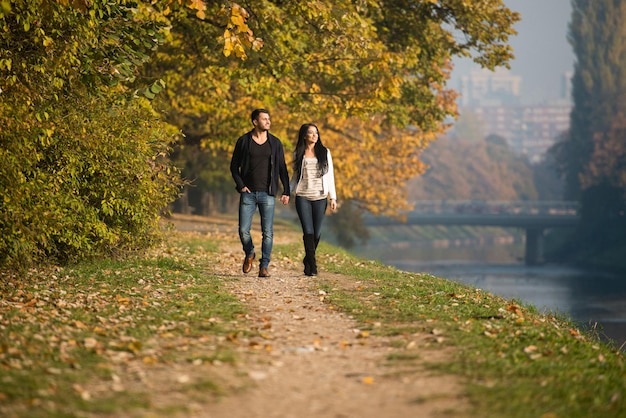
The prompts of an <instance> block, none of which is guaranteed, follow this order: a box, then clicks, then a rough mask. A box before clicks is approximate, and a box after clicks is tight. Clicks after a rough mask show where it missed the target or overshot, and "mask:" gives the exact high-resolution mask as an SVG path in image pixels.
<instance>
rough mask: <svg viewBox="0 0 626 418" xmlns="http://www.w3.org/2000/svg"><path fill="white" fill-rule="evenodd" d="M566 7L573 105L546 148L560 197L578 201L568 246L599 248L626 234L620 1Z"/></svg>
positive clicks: (625, 40) (623, 8)
mask: <svg viewBox="0 0 626 418" xmlns="http://www.w3.org/2000/svg"><path fill="white" fill-rule="evenodd" d="M572 6H573V12H572V20H571V23H570V27H569V41H570V43H571V44H572V46H573V48H574V53H575V55H576V63H575V67H574V76H573V79H572V94H573V100H574V107H573V110H572V113H571V123H570V131H569V133H568V134H567V135H565V136H564V137H563V140H562V141H560V142H559V143H557V144H556V145H555V147H554V148H553V150H552V151H551V152H552V153H553V154H554V156H555V159H556V161H557V163H558V164H559V167H560V170H561V173H562V174H563V176H564V179H565V183H566V188H567V189H566V193H567V195H566V197H567V198H570V199H572V198H574V199H578V200H580V202H581V214H582V221H581V226H580V228H579V231H578V234H577V239H576V240H574V241H573V244H574V245H577V246H578V247H579V248H584V247H591V248H593V251H604V250H605V249H607V248H609V247H611V246H615V245H623V242H624V238H623V237H624V236H626V182H624V178H625V177H626V137H625V136H624V133H625V132H626V131H625V130H624V127H625V126H626V125H625V124H624V115H625V114H626V54H624V48H625V47H626V26H625V25H624V22H626V3H624V2H621V1H614V0H599V1H594V2H591V1H588V0H573V1H572ZM620 242H621V243H622V244H619V243H620ZM570 249H571V247H570Z"/></svg>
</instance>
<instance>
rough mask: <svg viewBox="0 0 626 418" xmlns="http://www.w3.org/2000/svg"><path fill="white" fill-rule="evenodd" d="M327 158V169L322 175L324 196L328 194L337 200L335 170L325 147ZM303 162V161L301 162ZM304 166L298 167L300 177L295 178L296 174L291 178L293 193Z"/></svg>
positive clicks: (296, 188)
mask: <svg viewBox="0 0 626 418" xmlns="http://www.w3.org/2000/svg"><path fill="white" fill-rule="evenodd" d="M326 152H327V154H326V155H327V159H328V171H327V172H326V174H324V175H323V176H322V188H323V194H324V196H328V197H329V198H331V199H333V200H337V190H336V189H335V170H333V158H332V157H331V155H330V150H329V149H328V148H326ZM302 163H303V164H304V161H303V162H302ZM303 168H304V167H300V178H298V179H296V176H293V178H292V179H291V185H290V189H291V190H292V191H293V193H294V194H295V193H296V190H298V183H300V180H302V171H303Z"/></svg>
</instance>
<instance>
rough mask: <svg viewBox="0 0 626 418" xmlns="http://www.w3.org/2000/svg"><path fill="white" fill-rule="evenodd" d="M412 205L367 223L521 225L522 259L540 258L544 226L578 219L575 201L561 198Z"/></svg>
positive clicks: (567, 224) (573, 223) (368, 218)
mask: <svg viewBox="0 0 626 418" xmlns="http://www.w3.org/2000/svg"><path fill="white" fill-rule="evenodd" d="M413 206H414V209H413V210H412V211H410V212H406V213H404V214H402V215H401V216H400V217H399V218H391V217H381V216H378V217H377V216H373V215H367V216H366V217H365V225H366V226H386V225H469V226H498V227H503V228H523V229H525V231H526V244H525V254H524V260H525V262H526V264H528V265H533V264H538V263H539V262H540V261H541V260H542V259H543V236H544V232H545V230H547V229H551V228H563V227H570V228H571V227H575V226H576V225H577V224H578V222H579V219H580V216H579V214H578V203H576V202H562V201H554V202H552V201H536V202H530V201H528V202H526V201H525V202H504V201H476V200H470V201H416V202H413Z"/></svg>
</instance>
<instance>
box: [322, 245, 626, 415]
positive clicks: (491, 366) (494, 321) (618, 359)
mask: <svg viewBox="0 0 626 418" xmlns="http://www.w3.org/2000/svg"><path fill="white" fill-rule="evenodd" d="M321 249H322V250H324V249H326V251H327V253H328V254H327V256H325V257H321V260H324V262H323V269H324V270H326V271H331V272H335V273H340V274H343V275H347V276H350V277H353V278H355V279H357V280H358V285H356V286H354V287H351V288H345V287H344V288H341V287H339V288H338V287H337V286H336V283H333V282H332V281H324V280H323V279H320V281H321V286H322V288H323V289H324V290H325V291H326V292H327V294H328V295H329V297H328V300H329V302H330V303H332V304H333V305H336V306H337V307H339V308H340V309H342V310H344V311H345V312H347V313H349V314H351V315H353V316H354V317H355V318H356V319H357V320H358V321H360V322H361V323H362V326H363V327H369V328H371V330H372V332H376V333H384V334H390V335H400V336H401V335H406V336H407V337H410V335H411V334H413V333H421V332H428V333H430V334H431V335H432V336H433V338H432V341H433V342H432V344H440V345H441V346H446V347H454V350H453V351H454V352H455V353H456V354H455V358H454V361H452V362H450V363H448V364H446V365H441V364H439V365H436V366H434V367H437V368H439V369H440V370H441V371H443V372H450V373H455V374H458V375H460V376H462V377H463V378H464V381H465V382H466V390H467V395H468V397H469V399H470V402H471V404H472V406H473V408H474V411H473V413H472V414H471V415H472V416H480V417H483V418H488V417H494V418H495V417H508V418H515V417H520V418H522V417H544V418H548V417H549V418H556V417H568V418H573V417H581V418H582V417H596V416H597V417H600V416H601V417H622V416H624V415H625V414H626V366H625V364H624V360H625V359H624V356H623V353H621V352H619V350H618V349H617V348H615V347H612V346H609V345H606V344H604V343H601V342H599V340H598V339H597V338H596V337H595V336H593V335H588V334H584V333H582V332H581V331H580V330H578V329H577V328H576V327H575V326H574V325H573V324H572V322H571V321H570V320H569V319H568V318H565V317H559V316H552V315H544V314H539V313H538V312H537V311H536V309H534V308H533V307H532V306H527V305H524V304H522V303H520V302H518V301H514V300H506V299H503V298H501V297H498V296H495V295H492V294H490V293H487V292H484V291H482V290H479V289H476V288H472V287H468V286H466V285H462V284H458V283H455V282H452V281H448V280H444V279H441V278H437V277H434V276H430V275H424V274H415V273H405V272H400V271H398V270H396V269H394V268H390V267H387V266H384V265H381V264H380V263H377V262H372V261H364V260H359V259H357V258H354V257H353V256H351V255H350V254H348V253H345V252H343V251H340V250H337V249H336V248H332V249H331V248H328V247H321ZM331 254H332V255H331ZM374 324H377V325H378V326H376V327H375V326H374Z"/></svg>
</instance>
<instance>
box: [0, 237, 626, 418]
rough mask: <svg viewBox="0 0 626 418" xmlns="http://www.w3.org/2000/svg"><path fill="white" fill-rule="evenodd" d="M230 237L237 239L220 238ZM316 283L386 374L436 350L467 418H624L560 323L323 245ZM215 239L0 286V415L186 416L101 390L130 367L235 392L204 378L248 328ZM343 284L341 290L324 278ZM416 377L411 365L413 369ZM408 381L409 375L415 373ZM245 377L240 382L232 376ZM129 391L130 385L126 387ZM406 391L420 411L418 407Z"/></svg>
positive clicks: (605, 375) (595, 364) (207, 394)
mask: <svg viewBox="0 0 626 418" xmlns="http://www.w3.org/2000/svg"><path fill="white" fill-rule="evenodd" d="M286 230H287V232H281V233H293V234H295V236H294V243H293V244H288V245H275V247H274V258H275V259H277V260H278V259H281V258H283V257H284V258H289V259H292V260H294V262H295V263H298V264H299V263H300V260H301V258H302V256H303V252H302V244H301V242H300V240H299V239H298V230H297V228H294V229H289V228H286ZM221 238H224V239H233V240H236V236H235V235H234V234H233V236H225V237H221ZM318 260H319V264H320V272H321V274H320V276H318V277H317V279H316V282H313V283H316V284H317V285H318V286H319V287H320V288H321V289H323V290H325V292H326V299H325V300H326V301H327V302H328V303H330V304H332V306H333V308H334V309H337V310H341V311H344V312H345V313H347V314H349V315H350V316H352V317H354V318H355V320H357V321H358V322H359V328H360V329H362V330H364V331H365V330H369V332H370V333H372V334H379V335H385V336H391V337H393V338H391V339H390V348H391V349H392V351H391V352H390V354H389V356H388V358H387V359H386V362H387V364H390V365H391V364H394V365H398V364H404V365H406V367H404V368H402V373H412V372H413V370H414V365H415V364H416V362H417V361H419V360H420V351H419V349H418V350H417V351H416V352H414V351H411V352H407V351H406V350H405V349H404V347H405V346H406V344H407V343H408V342H409V341H411V339H412V338H413V336H414V335H415V334H416V333H417V334H420V335H428V336H429V337H428V338H427V339H426V340H425V342H424V343H423V344H425V346H424V347H423V348H424V349H433V348H434V349H440V348H445V349H446V350H447V351H448V352H450V353H452V354H451V355H452V356H453V357H452V361H449V362H447V363H444V364H441V363H437V364H430V365H428V366H429V367H430V368H431V370H432V371H433V372H436V373H444V374H453V375H457V376H458V377H459V379H460V381H461V382H463V384H464V388H465V389H464V392H465V395H466V396H467V398H468V399H469V401H470V404H471V408H472V410H471V411H469V412H468V416H471V417H481V418H490V417H507V418H509V417H512V418H515V417H520V418H521V417H543V418H555V417H567V418H576V417H581V418H582V417H608V418H611V417H622V416H625V412H626V389H625V388H626V367H625V365H624V356H623V354H622V353H620V352H619V351H618V350H617V349H616V348H615V347H612V346H609V345H606V344H604V343H601V342H599V340H598V339H597V338H595V337H594V336H592V335H588V334H585V333H583V332H581V331H579V330H578V329H576V327H575V326H574V325H573V324H572V322H571V321H570V320H569V319H568V318H566V317H562V316H559V315H550V314H548V315H545V314H540V313H538V312H537V310H536V309H534V308H533V307H532V306H527V305H524V304H522V303H520V302H519V301H515V300H506V299H503V298H500V297H497V296H494V295H492V294H490V293H488V292H485V291H482V290H480V289H475V288H472V287H468V286H466V285H462V284H459V283H456V282H453V281H449V280H445V279H443V278H438V277H434V276H431V275H425V274H417V273H406V272H401V271H398V270H396V269H394V268H390V267H387V266H384V265H382V264H380V263H378V262H375V261H369V260H363V259H359V258H356V257H353V256H352V255H351V254H349V253H348V252H346V251H343V250H341V249H338V248H336V247H333V246H330V245H328V244H326V243H324V242H322V243H321V244H320V247H319V259H318ZM220 263H232V260H223V254H222V253H221V252H220V250H219V246H218V242H217V240H216V237H215V236H208V235H203V234H189V233H188V234H184V233H174V232H171V233H168V240H167V243H166V244H163V245H162V246H161V247H159V248H156V249H154V250H153V251H150V252H149V253H147V254H145V255H143V256H141V257H135V258H129V259H126V260H117V261H111V260H101V261H92V262H88V263H82V264H79V265H74V266H70V267H64V268H61V267H51V268H45V269H44V268H41V269H33V270H31V271H30V272H28V273H27V274H25V275H22V276H15V275H12V274H11V273H10V272H3V273H2V275H0V296H1V298H0V416H3V417H26V416H28V417H79V416H88V415H90V414H92V415H98V414H104V415H108V416H115V415H119V414H120V413H121V412H124V414H125V415H129V414H130V415H129V416H132V414H133V411H135V412H136V414H135V416H144V415H145V412H146V411H149V413H151V414H152V415H153V416H174V415H177V414H182V416H184V414H185V413H186V408H187V406H186V405H183V404H181V405H159V406H155V405H153V404H151V394H150V393H146V392H145V391H142V390H141V389H140V388H139V387H140V386H141V385H137V386H133V385H132V384H129V385H127V386H126V387H125V388H124V389H123V390H119V391H117V392H113V391H111V390H100V391H98V390H97V388H98V384H104V385H105V387H106V388H110V387H111V386H112V384H113V383H114V380H115V377H116V374H117V373H119V370H120V369H122V370H125V368H131V369H132V365H133V364H134V362H140V363H141V364H142V365H144V366H145V367H149V368H150V367H153V368H154V369H155V370H158V369H159V368H162V369H164V370H168V369H170V368H172V367H174V366H177V367H179V368H180V367H185V366H186V367H188V369H189V370H199V371H200V372H201V373H200V374H201V375H200V376H199V377H198V378H197V379H192V380H190V381H188V382H179V383H177V384H176V385H175V389H176V390H178V391H180V392H181V393H184V394H185V395H187V397H188V398H191V399H197V400H198V402H207V401H210V400H211V399H219V397H221V396H227V395H228V394H229V393H231V392H232V391H237V390H240V389H241V388H243V387H246V385H248V384H249V382H246V381H244V380H242V382H241V385H242V386H240V387H230V386H228V387H227V386H224V385H223V384H221V383H220V381H219V379H217V378H213V376H212V375H211V373H210V370H211V367H213V366H212V365H213V364H218V363H229V364H236V362H237V361H238V358H237V354H236V350H235V349H234V348H235V347H234V344H236V341H237V339H238V337H240V336H245V335H248V334H251V333H254V332H255V331H254V330H253V329H250V328H249V327H248V326H247V324H246V322H245V311H244V309H243V307H242V306H241V305H240V304H239V302H238V301H237V300H236V299H235V298H234V297H233V296H232V295H231V294H229V293H228V292H227V291H226V290H225V289H224V288H223V282H224V281H225V280H232V278H228V277H225V276H224V275H220V273H219V266H220ZM326 272H330V273H338V274H341V275H343V276H344V277H346V280H343V281H342V282H341V283H338V282H337V281H335V280H330V279H325V273H326ZM420 367H421V366H420ZM414 372H415V373H419V372H420V371H419V370H418V368H415V371H414ZM242 379H243V378H242ZM130 383H132V382H130ZM419 396H420V394H416V402H421V401H423V399H420V398H419Z"/></svg>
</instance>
